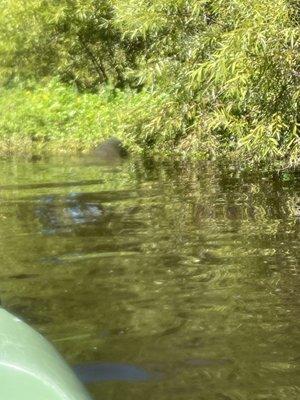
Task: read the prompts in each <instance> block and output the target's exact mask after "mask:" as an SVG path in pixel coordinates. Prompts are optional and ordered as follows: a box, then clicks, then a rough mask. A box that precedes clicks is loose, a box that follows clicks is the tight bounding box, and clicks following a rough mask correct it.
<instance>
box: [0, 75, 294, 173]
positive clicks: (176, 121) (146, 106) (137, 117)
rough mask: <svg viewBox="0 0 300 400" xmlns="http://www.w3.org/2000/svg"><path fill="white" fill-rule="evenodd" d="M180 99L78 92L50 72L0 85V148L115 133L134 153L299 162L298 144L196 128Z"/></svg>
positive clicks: (65, 147) (80, 147)
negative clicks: (36, 79) (46, 77)
mask: <svg viewBox="0 0 300 400" xmlns="http://www.w3.org/2000/svg"><path fill="white" fill-rule="evenodd" d="M177 106H178V105H177V104H176V102H175V101H173V100H172V98H171V96H170V95H169V96H168V95H167V94H162V95H158V94H157V93H155V92H153V93H150V92H149V91H140V92H137V91H134V90H123V91H121V90H116V89H113V88H110V87H109V86H106V87H105V88H103V89H102V90H101V91H99V92H95V93H92V92H83V93H80V92H79V91H78V90H77V89H76V87H75V86H72V85H63V84H62V83H60V82H59V81H58V80H53V79H52V80H50V81H44V82H41V83H39V84H32V83H28V82H27V83H23V84H22V85H20V84H19V85H17V86H14V87H11V88H2V89H1V92H0V154H1V155H11V154H13V155H18V154H31V153H39V152H47V153H52V154H60V153H70V154H71V153H78V152H89V151H90V150H92V149H93V148H94V147H95V146H97V145H98V144H99V143H101V141H103V140H105V139H106V138H108V137H111V136H117V137H118V138H120V139H121V140H122V141H123V142H124V143H125V145H126V146H127V148H128V149H129V152H130V153H132V154H141V153H143V154H151V155H157V156H159V157H166V156H170V155H171V156H172V157H174V156H176V157H178V158H181V159H214V160H224V159H226V160H228V161H229V162H237V161H238V162H242V163H244V164H254V163H258V162H259V163H261V162H262V163H265V164H267V165H270V164H272V165H274V166H276V167H279V168H282V167H286V166H295V165H296V166H297V165H298V164H299V159H298V150H297V145H296V143H294V144H293V146H291V147H290V148H288V147H286V146H282V147H280V144H279V143H275V139H274V140H273V141H271V142H272V144H273V147H272V146H267V147H266V151H265V152H264V151H263V150H264V149H263V148H260V149H259V151H258V149H257V148H256V146H254V145H253V143H251V146H250V145H249V143H247V142H245V141H244V137H243V138H242V139H240V138H239V137H238V136H237V135H234V134H232V135H231V136H230V137H228V136H226V140H225V139H224V135H223V134H222V135H221V134H218V133H215V134H212V132H211V131H210V130H209V129H207V131H205V129H204V128H203V127H201V132H200V133H199V127H198V126H193V125H192V126H189V125H185V124H184V123H182V121H183V118H182V116H183V114H184V112H186V113H187V115H188V113H189V110H188V109H187V110H185V111H184V110H179V109H177V108H178V107H177ZM180 112H181V116H180V117H178V118H177V116H178V113H180ZM266 134H267V132H266ZM271 139H272V138H270V140H271ZM295 140H298V139H297V138H296V137H295ZM298 147H299V146H298Z"/></svg>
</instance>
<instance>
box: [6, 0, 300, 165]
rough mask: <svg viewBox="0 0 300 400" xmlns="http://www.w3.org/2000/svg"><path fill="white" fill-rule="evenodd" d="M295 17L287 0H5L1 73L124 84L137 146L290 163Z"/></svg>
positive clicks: (296, 76)
mask: <svg viewBox="0 0 300 400" xmlns="http://www.w3.org/2000/svg"><path fill="white" fill-rule="evenodd" d="M299 28H300V19H299V5H298V2H296V1H293V0H274V1H272V2H270V1H269V0H251V1H250V0H235V1H227V2H224V1H222V0H201V1H199V0H189V1H188V0H172V1H171V0H152V1H148V0H126V1H125V0H105V1H103V2H99V1H96V0H88V1H83V0H77V1H68V0H62V1H59V2H58V1H55V0H52V1H48V2H45V1H42V0H27V1H26V2H22V1H20V0H13V1H12V0H3V1H2V3H1V5H0V39H1V40H0V43H1V45H0V56H1V57H0V76H1V79H2V82H3V84H4V83H6V85H7V84H8V83H9V82H15V81H16V80H22V79H25V78H28V77H30V78H34V79H41V78H44V77H49V76H58V77H59V79H60V81H63V82H69V83H72V82H73V83H75V84H76V86H77V89H78V90H79V91H86V90H87V89H88V90H91V89H92V90H94V91H96V92H97V91H98V90H99V85H100V87H101V85H102V86H103V85H109V87H112V88H121V89H122V90H123V91H124V93H123V94H122V95H121V94H120V92H119V93H118V96H117V98H119V97H120V96H125V97H126V101H124V103H122V107H121V108H120V110H119V111H118V114H119V115H124V116H125V115H126V123H124V122H122V123H121V125H120V126H119V125H118V127H117V128H115V129H116V130H119V131H122V132H126V135H127V136H128V137H130V140H131V143H133V142H134V143H135V144H137V145H138V146H140V147H142V148H143V149H144V150H151V151H153V150H154V151H155V150H157V151H159V152H170V151H171V152H174V151H175V150H176V151H178V152H179V153H180V154H181V155H195V156H201V157H210V158H215V157H218V156H220V155H222V156H228V157H231V158H232V157H235V158H237V157H238V158H242V159H244V160H246V161H251V162H253V161H260V160H264V161H268V162H269V161H274V160H281V161H284V162H288V163H290V164H292V163H294V164H295V163H298V160H299V148H300V146H299V123H300V120H299V108H298V102H299V100H298V99H299V95H300V91H299V87H300V85H299V82H300V52H299V46H300V42H299V32H300V30H299ZM104 91H105V90H104ZM129 92H130V93H131V95H130V97H129V98H128V97H127V96H128V93H129ZM134 92H135V94H134ZM100 93H101V96H100V97H103V89H100ZM140 93H142V94H140ZM74 101H75V100H74ZM97 101H99V102H100V103H101V102H102V101H103V99H102V100H101V99H99V100H97ZM115 101H116V107H119V106H120V105H119V102H118V101H117V100H116V99H115ZM70 107H71V108H72V105H70ZM124 107H125V108H124ZM115 110H116V108H113V107H112V112H111V114H112V116H111V117H109V118H112V120H113V121H114V117H113V115H114V113H115ZM124 110H126V111H124ZM98 111H99V113H100V114H101V111H100V110H97V109H95V110H94V112H95V115H97V112H98ZM55 115H57V118H58V120H59V118H60V117H59V115H60V114H59V113H57V114H55V113H54V114H53V115H52V117H53V118H54V120H55V118H56V117H55ZM109 118H108V119H107V123H108V125H109V126H110V124H112V123H113V122H109ZM122 121H123V120H122ZM73 123H74V124H75V123H76V119H74V121H73ZM118 123H119V122H118ZM74 126H75V125H74ZM115 126H116V125H115ZM79 130H80V129H79ZM108 131H109V129H108ZM124 134H125V133H124ZM88 137H89V136H88V134H87V140H88Z"/></svg>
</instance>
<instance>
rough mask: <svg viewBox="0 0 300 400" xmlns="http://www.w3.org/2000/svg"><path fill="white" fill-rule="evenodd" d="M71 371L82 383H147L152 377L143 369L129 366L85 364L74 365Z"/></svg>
mask: <svg viewBox="0 0 300 400" xmlns="http://www.w3.org/2000/svg"><path fill="white" fill-rule="evenodd" d="M73 369H74V371H75V373H76V375H77V376H78V378H79V379H80V380H81V381H82V382H83V383H96V382H103V381H126V382H132V381H147V380H149V379H151V377H152V376H151V374H150V373H148V372H147V371H145V370H144V369H142V368H139V367H135V366H134V365H130V364H115V363H87V364H79V365H76V366H75V367H73Z"/></svg>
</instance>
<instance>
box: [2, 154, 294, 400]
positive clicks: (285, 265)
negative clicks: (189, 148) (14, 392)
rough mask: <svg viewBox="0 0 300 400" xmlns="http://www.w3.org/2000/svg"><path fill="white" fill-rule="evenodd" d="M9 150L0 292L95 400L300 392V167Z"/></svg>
mask: <svg viewBox="0 0 300 400" xmlns="http://www.w3.org/2000/svg"><path fill="white" fill-rule="evenodd" d="M94 161H95V160H89V159H86V158H74V159H72V158H59V159H51V160H41V161H37V162H29V161H24V160H23V161H22V160H18V161H16V160H2V161H0V296H1V300H2V304H3V305H4V307H5V308H7V309H8V310H10V311H12V312H14V313H15V314H17V315H19V316H20V317H22V318H23V319H24V320H25V321H27V322H28V323H30V324H31V325H32V326H33V327H35V328H36V329H38V330H39V331H40V332H41V333H43V334H44V335H45V336H46V337H47V338H48V339H50V340H51V341H52V342H54V344H55V345H56V347H57V348H58V349H59V351H60V352H61V353H62V354H63V355H64V357H65V358H66V359H67V360H68V361H69V363H70V364H72V365H76V364H81V365H84V364H85V363H86V364H87V365H89V363H92V362H97V363H102V362H104V363H116V365H119V364H130V365H132V366H136V367H137V368H142V369H143V370H145V371H147V372H149V374H150V375H151V379H149V380H146V381H141V382H137V381H128V382H127V381H122V382H119V381H118V380H117V379H113V378H112V379H110V380H106V381H103V382H98V383H97V382H96V383H94V384H91V385H89V389H90V391H91V393H92V394H93V396H94V398H95V399H96V400H98V399H99V400H101V399H113V400H127V399H128V400H129V399H130V400H135V399H139V400H144V399H151V400H152V399H153V400H154V399H155V400H167V399H168V400H169V399H170V400H171V399H172V400H173V399H180V400H183V399H184V400H199V399H200V400H202V399H203V400H239V399H241V400H256V399H263V400H264V399H268V400H277V399H278V400H279V399H289V400H294V399H295V400H296V399H299V398H300V384H299V360H300V354H299V352H300V342H299V337H300V335H299V334H300V329H299V328H300V320H299V317H300V312H299V305H300V304H299V286H300V275H299V260H300V250H299V234H300V211H299V206H298V205H297V203H299V197H300V177H299V175H298V176H297V175H296V174H295V175H291V174H282V175H281V176H278V175H269V176H267V175H266V176H264V175H262V174H257V173H246V172H241V171H238V170H233V169H231V170H228V169H224V170H221V169H220V168H218V167H217V166H216V165H213V164H196V165H186V164H185V165H180V164H179V165H175V164H155V163H153V162H150V161H147V162H146V161H129V162H127V163H125V164H123V165H115V166H111V167H109V166H101V165H97V163H95V162H94Z"/></svg>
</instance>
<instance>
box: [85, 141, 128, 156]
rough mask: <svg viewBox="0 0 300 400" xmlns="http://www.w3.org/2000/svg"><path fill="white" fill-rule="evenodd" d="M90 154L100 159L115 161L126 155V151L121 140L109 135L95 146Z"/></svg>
mask: <svg viewBox="0 0 300 400" xmlns="http://www.w3.org/2000/svg"><path fill="white" fill-rule="evenodd" d="M92 155H94V156H97V158H99V160H100V161H105V162H116V161H120V159H122V158H124V157H126V156H128V152H127V150H126V149H125V147H124V145H123V143H122V142H121V140H119V139H117V138H115V137H111V138H109V139H107V140H105V141H104V142H103V143H101V144H100V145H99V146H97V147H96V148H95V149H94V150H93V152H92Z"/></svg>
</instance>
